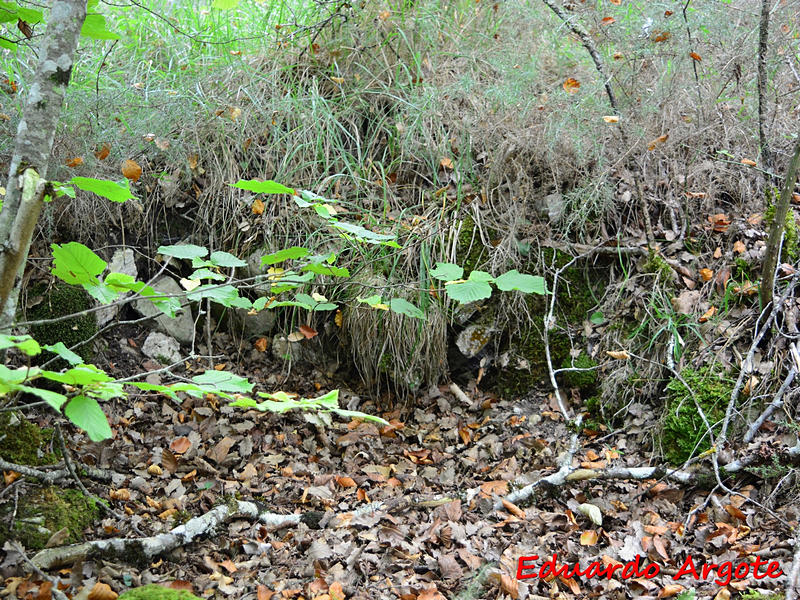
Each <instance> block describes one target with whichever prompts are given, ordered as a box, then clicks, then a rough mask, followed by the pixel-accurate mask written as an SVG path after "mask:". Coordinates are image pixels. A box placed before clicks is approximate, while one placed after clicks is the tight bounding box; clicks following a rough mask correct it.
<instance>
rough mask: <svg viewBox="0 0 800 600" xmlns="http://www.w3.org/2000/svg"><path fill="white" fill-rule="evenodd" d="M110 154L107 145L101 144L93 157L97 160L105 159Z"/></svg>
mask: <svg viewBox="0 0 800 600" xmlns="http://www.w3.org/2000/svg"><path fill="white" fill-rule="evenodd" d="M110 153H111V148H110V147H109V145H108V144H102V145H100V146H98V147H97V149H96V150H95V151H94V155H95V157H96V158H97V160H105V159H107V158H108V155H109V154H110Z"/></svg>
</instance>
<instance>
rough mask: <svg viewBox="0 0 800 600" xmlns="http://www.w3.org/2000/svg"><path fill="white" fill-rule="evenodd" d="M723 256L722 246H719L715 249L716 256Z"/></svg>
mask: <svg viewBox="0 0 800 600" xmlns="http://www.w3.org/2000/svg"><path fill="white" fill-rule="evenodd" d="M721 256H722V248H720V247H719V246H717V248H716V250H714V258H720V257H721Z"/></svg>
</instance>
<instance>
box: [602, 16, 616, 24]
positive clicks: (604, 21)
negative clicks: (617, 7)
mask: <svg viewBox="0 0 800 600" xmlns="http://www.w3.org/2000/svg"><path fill="white" fill-rule="evenodd" d="M616 22H617V20H616V19H615V18H614V17H603V18H602V19H601V20H600V24H601V25H611V24H612V23H616Z"/></svg>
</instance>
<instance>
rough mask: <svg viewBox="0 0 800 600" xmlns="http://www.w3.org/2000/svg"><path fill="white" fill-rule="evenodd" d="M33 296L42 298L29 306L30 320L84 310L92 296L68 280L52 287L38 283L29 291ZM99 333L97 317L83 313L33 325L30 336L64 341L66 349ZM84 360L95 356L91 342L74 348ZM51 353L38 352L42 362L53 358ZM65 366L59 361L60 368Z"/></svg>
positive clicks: (45, 342) (48, 342)
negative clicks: (69, 317)
mask: <svg viewBox="0 0 800 600" xmlns="http://www.w3.org/2000/svg"><path fill="white" fill-rule="evenodd" d="M28 295H29V297H31V296H38V295H41V296H43V299H42V301H41V302H40V303H39V304H37V305H35V306H33V307H32V308H30V309H28V311H27V315H26V318H27V320H29V321H38V320H41V319H54V318H57V317H64V316H66V315H71V314H74V313H78V312H81V311H84V310H86V309H88V308H90V307H91V302H90V298H89V295H88V294H87V293H86V292H85V291H84V290H83V289H82V288H79V287H76V286H73V285H68V284H66V283H58V284H56V285H54V286H53V287H52V288H50V289H49V290H48V289H47V288H46V287H45V286H44V285H39V286H35V287H34V288H32V289H31V291H30V292H29V293H28ZM96 333H97V320H96V319H95V315H94V314H88V315H82V316H80V317H75V318H72V319H66V320H64V321H57V322H55V323H46V324H43V325H33V326H31V336H33V338H34V339H36V341H37V342H39V343H40V344H42V345H52V344H57V343H58V342H63V343H64V345H65V346H66V347H67V348H70V347H72V346H73V345H75V344H78V343H80V342H84V341H86V340H88V339H89V338H91V337H92V336H93V335H95V334H96ZM75 353H76V354H78V355H79V356H80V357H81V358H82V359H84V361H86V362H87V363H88V362H91V359H92V357H93V352H92V347H91V344H84V345H83V346H80V347H78V348H77V349H76V350H75ZM52 356H53V355H52V353H50V352H43V353H42V354H41V355H39V359H40V360H42V361H46V360H49V359H50V358H52ZM65 365H66V363H65V362H64V361H61V360H59V362H58V366H57V368H62V367H64V366H65Z"/></svg>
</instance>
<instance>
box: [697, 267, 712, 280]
mask: <svg viewBox="0 0 800 600" xmlns="http://www.w3.org/2000/svg"><path fill="white" fill-rule="evenodd" d="M700 277H701V278H702V279H703V281H711V278H712V277H714V271H712V270H711V269H706V268H702V269H700Z"/></svg>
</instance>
